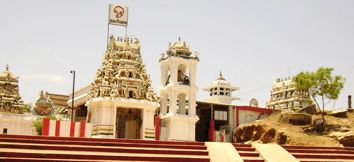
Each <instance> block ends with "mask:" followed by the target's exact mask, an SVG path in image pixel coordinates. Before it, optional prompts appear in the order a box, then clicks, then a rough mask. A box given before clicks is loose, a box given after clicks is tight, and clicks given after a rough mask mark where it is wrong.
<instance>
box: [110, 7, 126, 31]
mask: <svg viewBox="0 0 354 162" xmlns="http://www.w3.org/2000/svg"><path fill="white" fill-rule="evenodd" d="M109 24H112V25H121V26H127V25H128V7H127V6H122V5H112V4H110V5H109Z"/></svg>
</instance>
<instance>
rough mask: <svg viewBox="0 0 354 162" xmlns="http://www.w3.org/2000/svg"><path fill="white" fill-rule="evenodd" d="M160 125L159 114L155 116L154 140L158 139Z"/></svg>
mask: <svg viewBox="0 0 354 162" xmlns="http://www.w3.org/2000/svg"><path fill="white" fill-rule="evenodd" d="M160 125H161V119H160V117H159V116H155V140H157V141H158V140H160Z"/></svg>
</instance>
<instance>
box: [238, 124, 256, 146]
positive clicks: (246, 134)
mask: <svg viewBox="0 0 354 162" xmlns="http://www.w3.org/2000/svg"><path fill="white" fill-rule="evenodd" d="M254 128H255V125H252V124H244V125H240V126H239V127H238V128H236V130H235V131H234V134H233V136H235V137H234V138H233V139H234V140H235V141H234V142H236V143H240V142H246V141H249V140H251V139H252V136H253V131H254Z"/></svg>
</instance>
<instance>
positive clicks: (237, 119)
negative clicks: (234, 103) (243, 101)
mask: <svg viewBox="0 0 354 162" xmlns="http://www.w3.org/2000/svg"><path fill="white" fill-rule="evenodd" d="M238 114H239V112H238V108H236V127H238V125H239V124H240V118H239V115H238Z"/></svg>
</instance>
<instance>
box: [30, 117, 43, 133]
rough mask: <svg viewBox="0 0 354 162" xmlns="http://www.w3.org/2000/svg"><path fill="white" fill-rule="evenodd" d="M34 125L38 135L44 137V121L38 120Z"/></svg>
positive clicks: (33, 122)
mask: <svg viewBox="0 0 354 162" xmlns="http://www.w3.org/2000/svg"><path fill="white" fill-rule="evenodd" d="M32 125H33V127H35V128H36V131H37V135H42V128H43V119H42V118H38V119H37V120H33V121H32Z"/></svg>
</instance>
